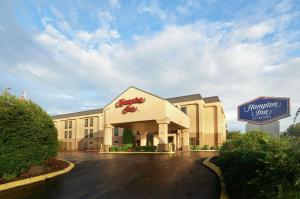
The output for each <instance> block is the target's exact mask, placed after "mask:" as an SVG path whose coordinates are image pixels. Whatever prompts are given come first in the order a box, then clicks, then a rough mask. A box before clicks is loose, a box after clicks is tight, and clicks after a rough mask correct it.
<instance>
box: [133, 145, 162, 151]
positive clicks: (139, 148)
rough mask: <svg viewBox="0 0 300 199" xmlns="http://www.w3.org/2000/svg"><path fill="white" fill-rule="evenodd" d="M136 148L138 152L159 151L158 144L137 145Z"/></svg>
mask: <svg viewBox="0 0 300 199" xmlns="http://www.w3.org/2000/svg"><path fill="white" fill-rule="evenodd" d="M134 150H135V151H137V152H155V151H157V146H137V147H135V148H134Z"/></svg>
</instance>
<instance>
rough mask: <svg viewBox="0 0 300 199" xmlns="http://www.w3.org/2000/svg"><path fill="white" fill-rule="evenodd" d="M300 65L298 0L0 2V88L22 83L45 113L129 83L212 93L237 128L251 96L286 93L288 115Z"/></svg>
mask: <svg viewBox="0 0 300 199" xmlns="http://www.w3.org/2000/svg"><path fill="white" fill-rule="evenodd" d="M299 65H300V0H294V1H290V0H281V1H279V0H278V1H254V0H251V1H250V0H249V1H239V0H235V1H233V0H232V1H231V0H228V1H217V0H207V1H201V0H199V1H195V0H178V1H175V0H172V1H171V0H170V1H167V0H166V1H121V0H102V1H86V0H85V1H83V0H82V1H78V0H77V1H75V0H73V1H71V0H70V1H67V0H65V1H60V0H57V1H45V0H36V1H33V0H29V1H17V0H12V1H8V0H7V1H5V0H4V1H1V2H0V90H3V89H5V88H7V87H10V88H12V89H11V92H12V93H13V94H15V95H20V94H21V93H22V90H27V93H28V97H29V98H30V99H32V100H33V101H35V102H37V103H38V104H40V105H41V106H42V107H43V108H45V109H46V110H47V111H48V112H49V113H50V114H59V113H66V112H73V111H80V110H87V109H93V108H99V107H103V106H104V105H106V103H108V102H110V100H111V99H113V98H114V97H115V96H117V95H118V94H119V93H121V92H122V91H123V90H125V89H126V88H128V87H129V86H131V85H133V86H136V87H139V88H141V89H144V90H147V91H149V92H152V93H154V94H157V95H159V96H162V97H173V96H180V95H186V94H194V93H200V94H201V95H202V96H204V97H205V96H212V95H218V96H219V97H220V98H221V100H222V102H223V105H224V109H225V113H226V116H227V121H228V127H229V129H230V130H238V129H241V130H243V129H244V124H243V123H242V122H238V121H237V118H236V109H237V106H238V105H239V104H241V103H243V102H245V101H248V100H251V99H252V98H255V97H257V96H279V97H290V98H291V108H292V109H291V110H292V114H293V115H294V113H295V111H296V109H297V108H298V107H300V92H299V90H300V80H299V77H300V66H299ZM291 122H292V117H290V118H288V119H284V120H282V125H281V128H282V130H284V129H285V128H286V127H287V126H288V125H289V124H290V123H291Z"/></svg>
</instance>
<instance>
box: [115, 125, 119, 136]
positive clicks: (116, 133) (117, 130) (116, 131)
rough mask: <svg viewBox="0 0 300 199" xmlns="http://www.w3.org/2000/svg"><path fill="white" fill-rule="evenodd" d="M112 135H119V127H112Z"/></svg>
mask: <svg viewBox="0 0 300 199" xmlns="http://www.w3.org/2000/svg"><path fill="white" fill-rule="evenodd" d="M114 136H119V128H117V127H116V128H114Z"/></svg>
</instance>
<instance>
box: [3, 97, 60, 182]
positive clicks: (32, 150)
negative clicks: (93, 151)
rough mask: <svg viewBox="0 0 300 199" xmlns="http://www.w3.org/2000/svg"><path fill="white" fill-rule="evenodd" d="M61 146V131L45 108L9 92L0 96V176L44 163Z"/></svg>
mask: <svg viewBox="0 0 300 199" xmlns="http://www.w3.org/2000/svg"><path fill="white" fill-rule="evenodd" d="M57 149H58V141H57V130H56V128H55V126H54V124H53V121H52V119H51V117H50V116H49V115H48V114H47V113H46V112H45V111H44V110H43V109H42V108H41V107H39V106H38V105H37V104H35V103H33V102H31V101H27V100H25V99H19V98H17V97H15V96H12V95H10V94H9V93H7V92H4V93H3V94H2V95H0V178H1V177H2V178H5V179H12V178H14V177H16V176H18V175H19V174H20V173H22V172H23V171H25V170H27V169H28V168H30V167H31V166H33V165H43V164H44V162H45V161H46V160H47V159H49V158H52V157H55V156H56V154H57Z"/></svg>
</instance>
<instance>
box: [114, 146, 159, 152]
mask: <svg viewBox="0 0 300 199" xmlns="http://www.w3.org/2000/svg"><path fill="white" fill-rule="evenodd" d="M109 151H110V152H156V151H157V146H133V145H132V144H125V145H123V146H112V147H110V148H109Z"/></svg>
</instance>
